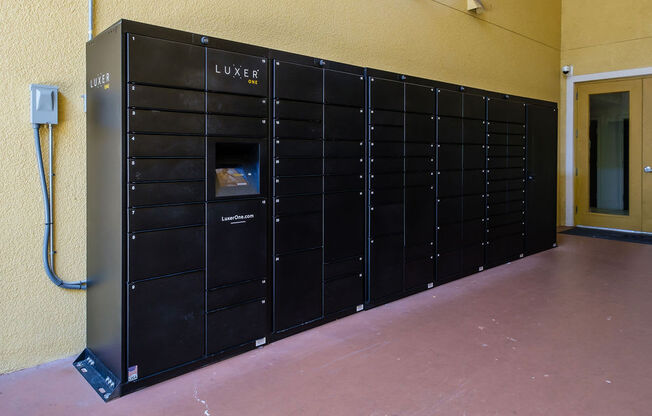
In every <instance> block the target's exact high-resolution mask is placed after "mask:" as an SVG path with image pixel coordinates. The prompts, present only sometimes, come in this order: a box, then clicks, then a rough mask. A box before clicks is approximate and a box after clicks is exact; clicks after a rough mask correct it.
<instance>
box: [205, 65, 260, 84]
mask: <svg viewBox="0 0 652 416" xmlns="http://www.w3.org/2000/svg"><path fill="white" fill-rule="evenodd" d="M258 72H260V69H252V68H245V67H243V66H241V65H235V64H230V65H220V64H215V73H216V74H221V75H226V76H230V77H232V78H237V79H246V80H247V83H249V84H253V85H258Z"/></svg>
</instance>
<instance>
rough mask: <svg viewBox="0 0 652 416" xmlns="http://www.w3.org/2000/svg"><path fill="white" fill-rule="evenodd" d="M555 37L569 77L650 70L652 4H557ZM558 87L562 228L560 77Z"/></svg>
mask: <svg viewBox="0 0 652 416" xmlns="http://www.w3.org/2000/svg"><path fill="white" fill-rule="evenodd" d="M561 34H562V36H561V65H573V67H574V75H584V74H594V73H598V72H607V71H617V70H623V69H633V68H643V67H649V66H652V1H651V0H643V1H641V0H618V1H613V0H563V1H562V30H561ZM560 86H561V88H560V97H562V99H561V102H560V106H559V109H560V111H559V126H560V130H559V187H558V190H559V197H558V207H559V211H558V218H559V221H560V223H561V224H565V223H566V218H565V204H566V186H565V182H566V176H567V172H566V171H565V161H566V135H565V123H566V103H565V96H566V79H565V78H563V77H562V78H561V79H560ZM570 139H571V140H572V139H573V138H572V137H571V138H570ZM569 173H570V174H571V175H572V172H569Z"/></svg>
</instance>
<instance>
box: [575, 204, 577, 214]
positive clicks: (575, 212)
mask: <svg viewBox="0 0 652 416" xmlns="http://www.w3.org/2000/svg"><path fill="white" fill-rule="evenodd" d="M575 213H576V214H577V205H575Z"/></svg>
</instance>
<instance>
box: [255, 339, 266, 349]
mask: <svg viewBox="0 0 652 416" xmlns="http://www.w3.org/2000/svg"><path fill="white" fill-rule="evenodd" d="M266 343H267V338H266V337H262V338H258V339H257V340H256V346H257V347H260V346H261V345H265V344H266Z"/></svg>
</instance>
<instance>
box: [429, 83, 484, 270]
mask: <svg viewBox="0 0 652 416" xmlns="http://www.w3.org/2000/svg"><path fill="white" fill-rule="evenodd" d="M485 115H486V97H485V96H483V95H479V94H477V93H467V92H462V91H452V90H447V89H443V88H441V89H437V282H438V283H445V282H447V281H450V280H453V279H456V278H459V277H462V276H468V275H469V274H472V273H476V272H479V271H482V270H484V265H485V261H484V244H485V205H486V199H485V198H486V197H485V185H486V184H485V182H486V170H485V163H486V160H485V159H486V146H485V130H486V120H485Z"/></svg>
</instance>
